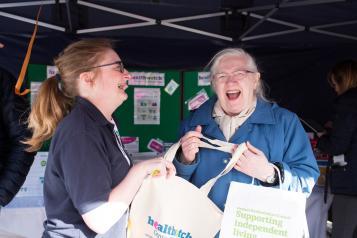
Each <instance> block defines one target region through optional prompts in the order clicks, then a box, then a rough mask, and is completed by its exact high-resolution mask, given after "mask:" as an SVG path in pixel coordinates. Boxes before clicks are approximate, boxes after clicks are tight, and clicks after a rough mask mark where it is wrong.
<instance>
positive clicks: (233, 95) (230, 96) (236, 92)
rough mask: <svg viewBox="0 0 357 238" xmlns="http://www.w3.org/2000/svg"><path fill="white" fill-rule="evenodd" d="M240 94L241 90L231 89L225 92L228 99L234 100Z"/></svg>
mask: <svg viewBox="0 0 357 238" xmlns="http://www.w3.org/2000/svg"><path fill="white" fill-rule="evenodd" d="M240 94H241V92H240V91H239V90H231V91H227V92H226V95H227V98H228V100H236V99H237V98H239V96H240Z"/></svg>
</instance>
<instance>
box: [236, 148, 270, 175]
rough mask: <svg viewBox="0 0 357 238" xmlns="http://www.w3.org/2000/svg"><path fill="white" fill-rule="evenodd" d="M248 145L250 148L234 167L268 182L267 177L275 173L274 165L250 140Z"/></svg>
mask: <svg viewBox="0 0 357 238" xmlns="http://www.w3.org/2000/svg"><path fill="white" fill-rule="evenodd" d="M246 145H247V147H248V150H246V151H245V152H244V153H243V154H242V155H241V157H240V158H239V159H238V161H237V163H236V164H235V166H234V168H235V169H236V170H238V171H240V172H242V173H244V174H246V175H249V176H251V177H253V178H257V179H259V180H260V181H262V182H266V178H267V177H268V176H270V175H273V174H274V167H273V166H272V164H270V163H269V161H268V159H267V157H266V156H265V155H264V153H263V152H262V151H261V150H259V149H257V148H256V147H254V146H253V145H251V144H250V143H249V142H247V143H246Z"/></svg>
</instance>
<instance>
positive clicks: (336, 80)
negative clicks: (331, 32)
mask: <svg viewBox="0 0 357 238" xmlns="http://www.w3.org/2000/svg"><path fill="white" fill-rule="evenodd" d="M328 82H329V84H330V85H331V87H332V88H333V89H334V90H335V92H336V94H337V97H336V99H335V101H334V105H333V109H334V116H333V119H332V126H331V128H330V129H329V130H328V131H327V133H323V134H321V135H320V138H319V140H318V144H317V147H318V148H319V149H320V150H321V151H323V152H325V153H329V154H330V155H332V156H339V157H340V158H343V159H342V160H340V161H335V163H333V162H332V163H331V164H332V167H331V169H330V177H329V180H330V182H329V185H330V188H331V192H332V193H333V194H334V198H333V202H332V223H333V225H332V237H336V238H337V237H346V238H347V237H352V235H353V232H354V230H357V61H355V60H345V61H341V62H339V63H337V64H336V65H335V66H334V67H333V68H332V70H331V71H330V73H329V75H328ZM335 158H336V157H335Z"/></svg>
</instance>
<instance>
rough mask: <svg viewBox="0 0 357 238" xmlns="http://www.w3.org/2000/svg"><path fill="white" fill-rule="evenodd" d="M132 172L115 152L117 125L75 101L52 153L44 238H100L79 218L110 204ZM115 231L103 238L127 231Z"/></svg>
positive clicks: (47, 176)
mask: <svg viewBox="0 0 357 238" xmlns="http://www.w3.org/2000/svg"><path fill="white" fill-rule="evenodd" d="M131 164H132V163H131ZM130 167H131V166H130V165H129V164H128V162H127V161H126V159H125V158H124V156H123V155H122V153H121V152H120V150H119V148H118V146H117V143H116V140H115V136H114V133H113V124H112V123H110V122H109V121H108V120H106V118H105V117H104V115H103V114H102V113H101V112H100V111H99V110H98V109H97V108H96V107H95V106H94V105H93V104H91V103H90V102H89V101H87V100H85V99H84V98H81V97H77V98H76V103H75V105H74V108H73V110H72V111H71V112H70V114H69V115H67V116H66V117H65V118H64V119H63V120H62V121H61V122H60V123H59V125H58V127H57V129H56V132H55V134H54V136H53V139H52V142H51V146H50V150H49V157H48V162H47V167H46V172H45V180H44V199H45V208H46V215H47V221H46V222H45V224H44V226H45V232H44V235H43V236H44V237H99V236H97V234H96V233H95V232H93V231H92V230H91V229H89V228H88V227H87V226H86V224H85V223H84V221H83V219H82V217H81V215H83V214H85V213H86V212H89V211H91V210H93V209H95V208H97V207H98V206H100V205H102V204H103V203H105V202H107V201H108V198H109V194H110V192H111V190H112V189H113V188H114V187H115V186H116V185H117V184H118V183H120V181H122V180H123V178H124V177H125V176H126V174H127V173H128V171H129V169H130ZM122 220H124V219H122ZM122 220H120V221H119V222H123V221H122ZM117 225H118V224H116V225H114V226H113V227H112V229H111V230H109V231H108V232H107V233H106V234H105V236H100V237H120V235H119V234H121V233H120V232H123V227H121V228H118V226H117Z"/></svg>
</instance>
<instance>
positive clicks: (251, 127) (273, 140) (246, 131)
mask: <svg viewBox="0 0 357 238" xmlns="http://www.w3.org/2000/svg"><path fill="white" fill-rule="evenodd" d="M216 100H217V98H216V97H213V98H211V99H210V100H209V101H207V102H206V103H204V104H203V105H202V106H201V107H200V108H198V109H197V110H196V111H194V112H193V113H191V115H190V116H189V117H188V118H187V119H186V120H184V121H183V122H182V125H181V130H180V134H181V136H183V135H184V134H185V133H186V132H188V131H190V130H194V129H195V127H196V126H197V125H201V126H202V134H203V135H205V136H207V137H209V138H215V139H219V140H222V141H225V140H226V139H225V137H224V135H223V133H222V131H221V130H220V129H219V126H218V124H217V123H216V122H215V120H214V118H213V117H212V111H213V107H214V104H215V102H216ZM246 141H249V142H250V143H251V144H252V145H253V146H255V147H257V148H258V149H260V150H261V151H263V152H264V154H265V156H266V157H267V158H268V160H269V161H271V162H281V163H282V164H283V167H284V174H285V179H284V182H283V184H282V187H283V189H286V190H291V191H301V192H303V193H306V194H307V195H309V194H310V193H311V191H312V188H313V186H314V184H315V182H316V179H317V177H318V176H319V169H318V166H317V163H316V159H315V157H314V155H313V152H312V149H311V145H310V142H309V140H308V137H307V135H306V133H305V131H304V129H303V127H302V126H301V124H300V122H299V119H298V117H297V116H296V115H295V114H294V113H292V112H290V111H288V110H286V109H283V108H281V107H279V106H278V105H277V104H275V103H268V102H265V101H262V100H258V101H257V107H256V109H255V111H254V112H253V114H252V115H251V116H250V117H249V118H248V119H247V120H246V121H245V122H244V123H243V124H242V126H241V127H240V128H239V129H238V130H237V131H236V132H235V134H234V135H233V136H232V138H231V139H230V141H229V142H232V143H235V144H238V143H242V142H246ZM230 156H231V155H230V154H228V153H225V152H220V151H217V150H211V149H206V148H200V150H199V153H198V154H197V155H196V163H194V164H192V165H184V164H182V163H180V162H179V161H177V160H175V161H174V164H175V166H176V169H177V175H178V176H181V177H183V178H185V179H187V180H189V181H191V182H192V183H193V184H194V185H196V186H197V187H201V186H202V185H203V184H205V183H206V182H207V181H208V180H209V179H211V178H212V177H215V176H216V175H218V174H219V173H220V172H221V171H222V170H223V168H224V167H225V166H226V164H227V162H228V161H229V159H230ZM231 181H238V182H242V183H251V182H252V177H250V176H248V175H245V174H243V173H241V172H239V171H237V170H235V169H232V171H230V172H229V173H228V174H226V175H224V176H223V177H221V178H220V179H219V180H218V181H217V182H216V184H215V185H214V186H213V188H212V190H211V192H210V193H209V197H210V198H211V199H212V201H213V202H214V203H215V204H216V205H217V206H218V207H219V208H220V209H222V210H223V209H224V204H225V202H226V198H227V193H228V188H229V185H230V182H231ZM254 182H255V184H256V185H258V184H259V181H258V180H256V179H255V180H254Z"/></svg>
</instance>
